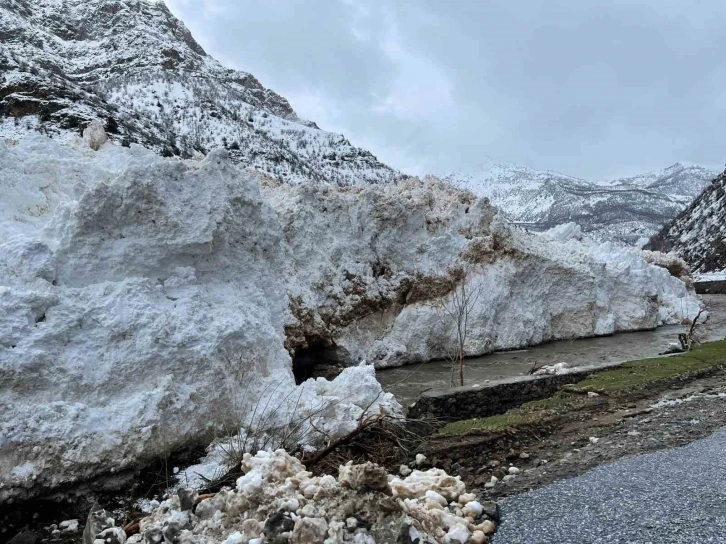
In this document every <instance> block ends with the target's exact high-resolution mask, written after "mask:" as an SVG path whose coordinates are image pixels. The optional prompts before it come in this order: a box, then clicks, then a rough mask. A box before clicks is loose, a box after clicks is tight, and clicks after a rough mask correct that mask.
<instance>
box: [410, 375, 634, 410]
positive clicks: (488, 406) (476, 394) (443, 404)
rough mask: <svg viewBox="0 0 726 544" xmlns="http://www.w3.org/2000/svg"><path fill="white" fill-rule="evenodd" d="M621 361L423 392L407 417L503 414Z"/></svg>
mask: <svg viewBox="0 0 726 544" xmlns="http://www.w3.org/2000/svg"><path fill="white" fill-rule="evenodd" d="M621 364H622V363H613V364H609V365H603V366H580V367H575V368H573V369H571V371H570V372H569V373H567V374H555V375H552V374H545V375H542V376H516V377H513V378H505V379H502V380H492V381H490V382H487V383H484V384H477V385H466V386H464V387H453V388H451V389H445V390H439V391H425V392H423V393H422V394H421V397H420V398H419V400H418V401H417V402H416V403H415V404H413V405H412V406H411V407H410V408H409V411H408V416H409V417H422V416H434V417H437V418H439V419H442V420H444V421H456V420H460V419H469V418H473V417H489V416H493V415H496V414H503V413H504V412H506V411H507V410H509V409H511V408H516V407H517V406H520V405H522V404H524V403H525V402H528V401H530V400H538V399H543V398H547V397H550V396H552V395H553V394H555V393H556V392H557V391H558V390H559V389H560V388H561V387H562V386H563V385H566V384H569V383H576V382H579V381H580V380H583V379H584V378H586V377H587V376H589V375H590V374H594V373H595V372H600V371H603V370H610V369H612V368H613V367H617V366H620V365H621Z"/></svg>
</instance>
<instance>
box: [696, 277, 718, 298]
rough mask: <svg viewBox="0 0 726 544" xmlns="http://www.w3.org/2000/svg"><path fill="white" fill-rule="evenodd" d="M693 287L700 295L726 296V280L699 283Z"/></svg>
mask: <svg viewBox="0 0 726 544" xmlns="http://www.w3.org/2000/svg"><path fill="white" fill-rule="evenodd" d="M693 286H694V287H695V289H696V293H698V294H699V295H726V280H715V281H697V282H695V283H694V284H693Z"/></svg>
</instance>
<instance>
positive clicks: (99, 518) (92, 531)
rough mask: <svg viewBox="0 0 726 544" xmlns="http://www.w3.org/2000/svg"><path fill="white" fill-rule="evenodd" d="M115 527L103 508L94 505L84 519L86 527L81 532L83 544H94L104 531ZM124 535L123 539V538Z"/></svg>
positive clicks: (114, 523)
mask: <svg viewBox="0 0 726 544" xmlns="http://www.w3.org/2000/svg"><path fill="white" fill-rule="evenodd" d="M114 525H116V521H115V520H114V519H113V518H112V517H111V515H110V514H109V513H108V512H106V510H104V509H103V508H101V507H100V506H98V503H95V504H94V505H93V506H92V507H91V511H90V512H89V513H88V518H87V519H86V526H85V528H84V530H83V544H94V543H95V541H96V539H97V538H98V536H99V535H100V534H101V533H102V532H103V531H105V530H106V529H109V528H112V527H113V526H114ZM125 536H126V535H125V534H124V538H125Z"/></svg>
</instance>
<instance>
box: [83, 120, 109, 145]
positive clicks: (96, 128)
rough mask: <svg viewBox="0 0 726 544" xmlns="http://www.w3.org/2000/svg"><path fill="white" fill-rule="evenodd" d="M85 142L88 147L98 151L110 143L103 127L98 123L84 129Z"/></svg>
mask: <svg viewBox="0 0 726 544" xmlns="http://www.w3.org/2000/svg"><path fill="white" fill-rule="evenodd" d="M83 141H84V142H86V145H88V147H90V148H91V149H93V150H94V151H98V150H99V149H100V148H101V146H102V145H103V144H104V143H106V142H107V141H108V136H106V131H105V130H104V129H103V125H102V124H101V123H99V122H98V121H91V124H90V125H88V126H87V127H86V128H84V129H83Z"/></svg>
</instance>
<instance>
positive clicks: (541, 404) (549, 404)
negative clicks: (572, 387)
mask: <svg viewBox="0 0 726 544" xmlns="http://www.w3.org/2000/svg"><path fill="white" fill-rule="evenodd" d="M574 401H575V396H573V395H568V394H567V393H556V394H555V395H553V396H551V397H547V398H546V399H540V400H531V401H529V402H525V403H524V404H522V406H520V407H519V408H516V410H519V411H521V412H558V411H561V410H563V409H567V408H570V407H571V406H572V404H573V402H574Z"/></svg>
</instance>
